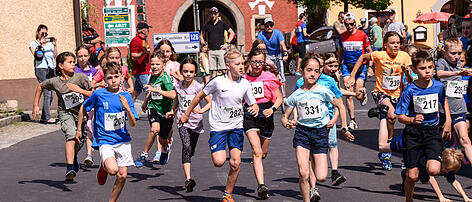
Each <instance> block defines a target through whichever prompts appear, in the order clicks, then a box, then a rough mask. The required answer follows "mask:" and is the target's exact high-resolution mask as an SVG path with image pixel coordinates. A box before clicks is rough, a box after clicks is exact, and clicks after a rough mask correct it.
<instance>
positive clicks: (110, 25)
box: [105, 22, 130, 29]
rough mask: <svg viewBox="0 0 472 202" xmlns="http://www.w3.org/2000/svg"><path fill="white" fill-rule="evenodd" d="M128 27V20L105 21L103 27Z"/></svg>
mask: <svg viewBox="0 0 472 202" xmlns="http://www.w3.org/2000/svg"><path fill="white" fill-rule="evenodd" d="M125 28H130V25H129V22H114V23H105V29H125Z"/></svg>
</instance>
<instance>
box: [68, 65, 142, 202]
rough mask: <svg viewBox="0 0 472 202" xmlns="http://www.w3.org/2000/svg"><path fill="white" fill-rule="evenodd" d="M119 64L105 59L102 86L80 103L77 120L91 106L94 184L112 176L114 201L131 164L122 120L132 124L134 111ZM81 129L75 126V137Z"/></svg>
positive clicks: (129, 139)
mask: <svg viewBox="0 0 472 202" xmlns="http://www.w3.org/2000/svg"><path fill="white" fill-rule="evenodd" d="M121 70H122V68H121V67H120V65H119V64H118V63H115V62H107V63H106V64H105V66H104V67H103V73H104V75H105V82H106V83H107V87H106V88H102V89H99V90H96V91H94V92H93V93H92V96H90V97H89V98H88V99H87V100H86V101H85V102H84V104H83V106H81V108H80V113H79V117H80V118H79V120H78V124H81V123H82V117H83V114H84V110H86V111H88V112H90V111H92V110H94V113H95V119H94V122H93V132H94V137H95V138H94V139H93V147H94V148H95V149H98V151H99V152H100V158H101V162H100V168H99V170H98V172H97V181H98V184H100V185H104V184H105V183H106V181H107V177H108V175H111V176H115V175H116V179H115V184H114V185H113V191H112V193H111V196H110V200H109V201H116V200H118V197H119V196H120V193H121V190H123V187H124V185H125V182H126V176H127V174H128V166H132V165H134V163H133V156H132V154H131V143H130V141H131V137H130V135H129V133H128V130H127V129H126V120H128V121H129V124H130V125H131V126H135V125H136V119H138V118H139V117H138V113H137V112H136V109H135V107H134V103H133V98H132V97H131V95H130V94H129V93H127V92H125V91H123V90H121V87H120V85H121V81H122V78H121V77H122V72H121ZM81 136H82V131H81V129H80V128H78V129H77V134H76V139H80V138H81Z"/></svg>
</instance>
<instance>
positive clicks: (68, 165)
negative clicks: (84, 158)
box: [66, 164, 74, 170]
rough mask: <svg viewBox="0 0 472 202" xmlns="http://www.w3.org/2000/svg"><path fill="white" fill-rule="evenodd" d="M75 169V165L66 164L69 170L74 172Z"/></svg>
mask: <svg viewBox="0 0 472 202" xmlns="http://www.w3.org/2000/svg"><path fill="white" fill-rule="evenodd" d="M73 167H74V164H66V168H67V170H72V169H73Z"/></svg>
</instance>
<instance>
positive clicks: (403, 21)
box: [401, 0, 405, 24]
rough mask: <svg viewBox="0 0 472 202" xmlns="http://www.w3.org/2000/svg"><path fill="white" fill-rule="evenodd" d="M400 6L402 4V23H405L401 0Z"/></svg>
mask: <svg viewBox="0 0 472 202" xmlns="http://www.w3.org/2000/svg"><path fill="white" fill-rule="evenodd" d="M401 6H402V23H403V24H405V15H404V14H403V13H404V12H403V11H404V10H403V0H402V5H401Z"/></svg>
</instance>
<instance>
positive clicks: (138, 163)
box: [134, 153, 147, 168]
mask: <svg viewBox="0 0 472 202" xmlns="http://www.w3.org/2000/svg"><path fill="white" fill-rule="evenodd" d="M146 157H147V155H146V154H144V153H142V154H141V155H140V156H139V157H138V159H136V161H135V162H134V165H135V166H136V168H141V167H143V166H144V163H146Z"/></svg>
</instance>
